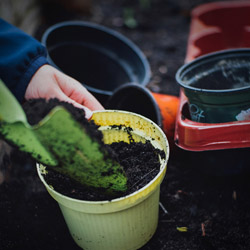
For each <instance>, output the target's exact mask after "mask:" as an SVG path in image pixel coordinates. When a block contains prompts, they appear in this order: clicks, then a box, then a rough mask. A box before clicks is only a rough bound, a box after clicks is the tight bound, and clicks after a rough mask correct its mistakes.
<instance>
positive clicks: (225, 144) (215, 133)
mask: <svg viewBox="0 0 250 250" xmlns="http://www.w3.org/2000/svg"><path fill="white" fill-rule="evenodd" d="M174 139H175V143H176V145H177V146H178V147H180V148H182V149H185V150H190V151H206V150H218V149H232V148H245V147H250V121H240V122H238V121H237V122H227V123H199V122H194V121H191V120H190V119H189V112H188V103H187V98H186V96H185V95H184V93H183V91H181V92H180V106H179V109H178V113H177V117H176V127H175V137H174Z"/></svg>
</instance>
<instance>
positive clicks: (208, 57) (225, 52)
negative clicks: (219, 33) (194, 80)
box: [175, 48, 250, 95]
mask: <svg viewBox="0 0 250 250" xmlns="http://www.w3.org/2000/svg"><path fill="white" fill-rule="evenodd" d="M244 52H245V53H246V52H247V53H249V62H250V48H240V49H225V50H221V51H218V52H212V53H208V54H206V55H203V56H199V57H198V58H196V59H194V60H192V61H191V62H188V63H186V64H184V65H182V66H181V67H180V68H179V69H178V71H177V72H176V75H175V79H176V81H177V83H178V84H179V85H180V86H181V87H182V88H184V89H185V90H190V91H196V92H199V93H202V94H204V95H206V94H207V95H210V94H213V95H214V94H220V95H221V94H225V95H226V94H232V93H237V92H241V91H244V90H247V89H249V90H250V86H246V87H241V88H236V89H219V90H218V89H216V90H213V89H202V88H196V87H193V86H190V85H188V84H185V83H184V82H183V80H182V76H183V74H185V73H186V71H191V70H192V69H193V68H196V67H197V64H199V63H202V62H204V63H207V62H209V61H212V60H213V59H214V58H216V57H218V56H219V57H220V56H223V55H225V56H226V57H228V56H230V55H233V54H238V53H239V55H240V54H244ZM226 57H225V58H226ZM198 67H199V66H198Z"/></svg>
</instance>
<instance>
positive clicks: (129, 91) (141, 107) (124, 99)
mask: <svg viewBox="0 0 250 250" xmlns="http://www.w3.org/2000/svg"><path fill="white" fill-rule="evenodd" d="M107 108H108V109H117V110H125V111H131V112H134V113H137V114H140V115H143V116H145V117H147V118H149V119H150V120H152V121H153V122H155V123H156V124H157V125H158V126H160V127H162V116H161V112H160V108H159V106H158V104H157V102H156V100H155V98H154V96H153V95H152V93H151V92H150V91H149V90H148V89H147V88H145V87H143V86H141V85H139V84H137V83H127V84H124V85H122V86H120V87H119V88H117V89H116V90H115V91H114V93H113V95H112V96H111V97H110V98H109V99H108V101H107Z"/></svg>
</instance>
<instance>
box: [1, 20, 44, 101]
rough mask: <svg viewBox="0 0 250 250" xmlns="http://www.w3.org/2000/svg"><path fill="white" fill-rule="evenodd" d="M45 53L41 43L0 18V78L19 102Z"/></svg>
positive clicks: (41, 63) (42, 61)
mask: <svg viewBox="0 0 250 250" xmlns="http://www.w3.org/2000/svg"><path fill="white" fill-rule="evenodd" d="M46 55H47V52H46V49H45V47H44V46H42V45H41V43H39V42H38V41H37V40H36V39H34V38H32V37H31V36H29V35H28V34H26V33H24V32H23V31H21V30H20V29H18V28H16V27H14V26H12V25H11V24H9V23H7V22H5V21H4V20H2V19H1V18H0V78H1V79H2V80H3V82H4V83H5V84H6V85H7V87H8V88H9V89H10V90H11V92H12V93H13V94H14V95H15V97H16V98H17V99H18V100H19V101H20V102H21V101H22V100H23V99H24V95H25V91H26V88H27V85H28V83H29V82H30V80H31V78H32V76H33V75H34V74H35V72H36V71H37V70H38V69H39V68H40V67H41V66H42V65H44V64H46V63H47V59H46Z"/></svg>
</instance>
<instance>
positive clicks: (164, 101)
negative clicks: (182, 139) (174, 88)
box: [151, 92, 179, 140]
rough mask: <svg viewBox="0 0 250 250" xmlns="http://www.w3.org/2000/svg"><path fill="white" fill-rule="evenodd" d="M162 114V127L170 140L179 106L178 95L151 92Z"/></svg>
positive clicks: (172, 136) (172, 135)
mask: <svg viewBox="0 0 250 250" xmlns="http://www.w3.org/2000/svg"><path fill="white" fill-rule="evenodd" d="M151 93H152V95H153V97H154V98H155V100H156V102H157V104H158V106H159V108H160V112H161V116H162V129H163V131H164V132H165V133H166V135H167V137H168V138H169V139H170V140H171V139H173V138H174V131H175V121H176V115H177V111H178V107H179V97H177V96H173V95H166V94H159V93H153V92H151Z"/></svg>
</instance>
